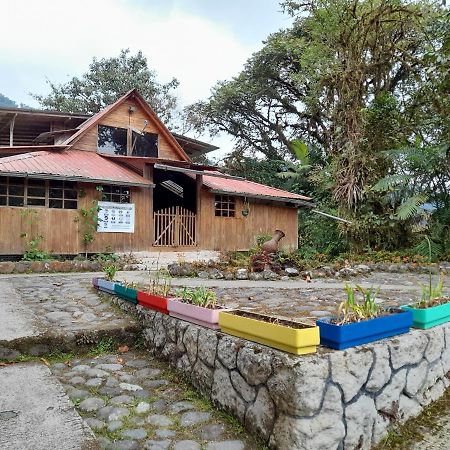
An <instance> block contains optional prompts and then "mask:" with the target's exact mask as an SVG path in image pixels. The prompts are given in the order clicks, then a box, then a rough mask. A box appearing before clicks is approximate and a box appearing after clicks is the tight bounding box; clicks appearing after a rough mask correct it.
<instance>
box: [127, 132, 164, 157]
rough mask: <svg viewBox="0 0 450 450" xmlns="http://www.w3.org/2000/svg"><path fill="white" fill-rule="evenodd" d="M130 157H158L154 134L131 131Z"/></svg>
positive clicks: (156, 137)
mask: <svg viewBox="0 0 450 450" xmlns="http://www.w3.org/2000/svg"><path fill="white" fill-rule="evenodd" d="M131 155H132V156H153V157H155V158H157V157H158V135H157V134H155V133H136V131H132V145H131Z"/></svg>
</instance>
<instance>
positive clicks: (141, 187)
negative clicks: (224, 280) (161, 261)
mask: <svg viewBox="0 0 450 450" xmlns="http://www.w3.org/2000/svg"><path fill="white" fill-rule="evenodd" d="M216 148H217V147H214V146H211V145H209V144H206V143H204V142H200V141H197V140H195V139H191V138H187V137H184V136H180V135H177V134H175V133H171V132H170V131H169V130H168V129H167V128H166V127H165V126H164V124H163V123H162V122H161V121H160V120H159V118H158V117H157V116H156V114H155V113H154V111H153V110H152V109H151V108H150V107H149V105H148V104H147V103H146V102H145V101H144V100H143V98H142V97H141V96H140V94H139V93H138V92H137V91H136V90H133V91H130V92H128V93H127V94H126V95H124V96H123V97H122V98H120V99H119V100H118V101H116V102H115V103H114V104H112V105H110V106H108V107H106V108H105V109H104V110H102V111H100V112H99V113H97V114H95V115H94V116H92V117H91V116H86V115H82V114H70V113H62V112H56V111H45V110H44V111H41V110H27V109H19V108H0V255H3V256H6V255H17V254H22V253H23V252H24V249H25V245H26V239H24V238H23V235H24V234H25V233H26V234H27V236H42V241H41V243H40V247H41V248H42V249H44V250H46V251H49V252H53V253H55V254H66V255H69V254H71V255H74V254H78V253H82V252H84V251H85V240H84V239H83V233H84V232H86V230H85V229H84V227H87V226H88V220H87V219H89V214H87V219H86V211H89V209H90V208H92V207H93V205H94V207H95V208H96V205H97V204H98V206H99V208H100V210H99V212H98V218H99V222H98V228H97V231H95V230H93V231H92V233H91V234H92V235H93V240H92V242H90V243H89V244H88V245H87V250H88V251H89V253H94V252H104V251H105V250H106V249H108V250H111V251H118V252H129V251H133V252H137V251H161V250H169V251H170V250H172V251H173V250H177V251H188V250H196V249H199V250H200V249H201V250H245V249H248V248H250V247H251V246H252V245H253V243H254V238H255V236H256V235H260V234H272V233H273V231H274V230H275V229H277V228H279V229H281V230H283V231H284V232H285V234H286V237H285V238H284V240H283V241H282V244H283V246H284V247H285V248H290V249H295V248H297V229H298V228H297V227H298V223H297V222H298V214H297V208H298V207H299V205H302V204H305V203H307V202H308V200H310V199H309V198H308V197H304V196H301V195H297V194H293V193H291V192H286V191H282V190H279V189H275V188H272V187H268V186H264V185H262V184H258V183H254V182H251V181H247V180H244V179H242V178H238V177H231V176H227V175H225V174H223V173H220V172H219V171H218V170H217V169H216V168H214V167H210V166H204V165H200V164H194V163H193V162H192V161H191V157H192V156H195V155H198V154H201V153H206V152H208V151H211V150H215V149H216ZM97 201H98V203H96V202H97ZM83 214H84V215H85V216H84V218H83ZM83 220H84V221H85V222H83Z"/></svg>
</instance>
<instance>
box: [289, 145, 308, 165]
mask: <svg viewBox="0 0 450 450" xmlns="http://www.w3.org/2000/svg"><path fill="white" fill-rule="evenodd" d="M289 149H290V150H291V152H292V154H293V155H294V156H295V157H296V159H297V161H299V162H300V163H301V164H302V165H306V164H309V153H308V146H307V145H306V144H305V143H304V142H303V141H301V140H300V139H294V140H293V141H291V142H290V145H289Z"/></svg>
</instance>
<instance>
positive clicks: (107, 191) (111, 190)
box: [102, 186, 131, 203]
mask: <svg viewBox="0 0 450 450" xmlns="http://www.w3.org/2000/svg"><path fill="white" fill-rule="evenodd" d="M102 188H103V191H102V200H103V201H104V202H114V203H131V190H130V188H129V187H127V186H102Z"/></svg>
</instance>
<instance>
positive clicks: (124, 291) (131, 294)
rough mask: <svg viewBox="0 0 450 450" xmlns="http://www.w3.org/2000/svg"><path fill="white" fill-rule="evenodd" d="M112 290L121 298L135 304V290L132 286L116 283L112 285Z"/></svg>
mask: <svg viewBox="0 0 450 450" xmlns="http://www.w3.org/2000/svg"><path fill="white" fill-rule="evenodd" d="M114 292H115V293H116V294H117V295H118V296H119V297H120V298H121V299H123V300H126V301H127V302H130V303H134V304H135V305H136V304H137V302H138V301H137V290H136V289H133V288H129V287H126V286H122V285H121V284H118V283H116V285H115V286H114Z"/></svg>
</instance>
